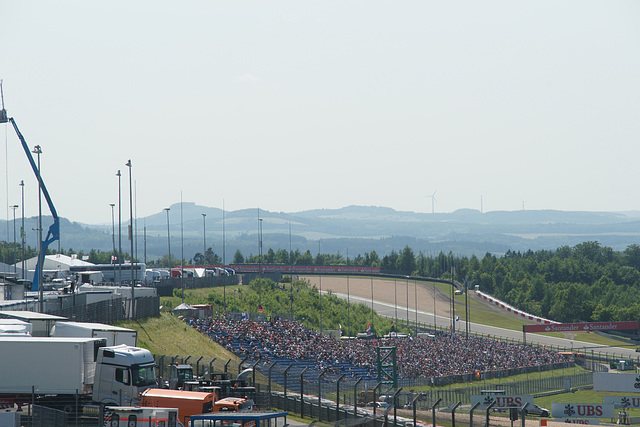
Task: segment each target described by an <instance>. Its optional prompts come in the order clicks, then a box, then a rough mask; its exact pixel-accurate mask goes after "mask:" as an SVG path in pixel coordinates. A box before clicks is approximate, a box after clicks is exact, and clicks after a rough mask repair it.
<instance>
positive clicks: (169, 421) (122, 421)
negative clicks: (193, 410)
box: [103, 406, 184, 427]
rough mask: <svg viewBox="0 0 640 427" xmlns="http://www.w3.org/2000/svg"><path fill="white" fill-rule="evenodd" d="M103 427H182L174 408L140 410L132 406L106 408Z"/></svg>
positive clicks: (176, 410)
mask: <svg viewBox="0 0 640 427" xmlns="http://www.w3.org/2000/svg"><path fill="white" fill-rule="evenodd" d="M103 425H105V426H109V427H131V426H145V427H147V426H148V427H184V425H183V424H182V423H181V422H180V420H179V419H178V409H176V408H140V407H134V406H107V407H106V408H105V412H104V419H103Z"/></svg>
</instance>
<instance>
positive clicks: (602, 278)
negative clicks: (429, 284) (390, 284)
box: [456, 242, 640, 322]
mask: <svg viewBox="0 0 640 427" xmlns="http://www.w3.org/2000/svg"><path fill="white" fill-rule="evenodd" d="M458 265H460V268H461V272H460V273H458V274H456V276H457V278H460V279H462V278H464V277H465V276H468V277H469V278H470V279H471V281H472V283H473V284H479V285H480V288H481V290H483V291H485V292H488V293H490V294H492V295H494V296H495V297H497V298H499V299H502V300H504V301H505V302H508V303H509V304H512V305H513V306H515V307H518V308H520V309H522V310H525V311H527V312H530V313H532V314H536V315H538V316H542V317H546V318H550V319H553V320H557V321H561V322H572V321H622V320H637V319H639V318H640V292H638V291H639V290H640V271H639V270H640V246H639V245H631V246H629V247H628V248H627V249H625V250H624V251H623V252H614V251H613V250H612V249H611V248H608V247H603V246H601V245H600V244H599V243H598V242H585V243H581V244H578V245H576V246H574V247H568V246H563V247H561V248H559V249H557V250H555V251H536V252H533V251H528V252H525V253H519V252H507V253H506V254H505V255H504V256H502V257H499V258H497V257H495V256H492V255H491V254H487V255H485V256H484V257H483V258H482V260H478V259H476V258H475V257H471V258H469V259H460V260H458Z"/></svg>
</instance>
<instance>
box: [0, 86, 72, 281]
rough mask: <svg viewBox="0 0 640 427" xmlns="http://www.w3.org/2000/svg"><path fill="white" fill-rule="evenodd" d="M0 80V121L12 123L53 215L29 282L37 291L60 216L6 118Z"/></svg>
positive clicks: (38, 172)
mask: <svg viewBox="0 0 640 427" xmlns="http://www.w3.org/2000/svg"><path fill="white" fill-rule="evenodd" d="M1 83H2V82H1V81H0V98H2V110H0V123H7V122H10V123H11V125H13V129H14V130H15V131H16V135H18V139H20V143H21V144H22V148H23V149H24V152H25V154H26V155H27V159H28V160H29V164H30V165H31V169H33V173H35V175H36V178H37V179H38V185H39V187H40V190H41V191H42V194H44V198H45V199H46V201H47V205H49V211H51V216H52V217H53V224H51V226H50V227H49V231H48V232H47V237H46V238H45V239H44V240H42V242H40V243H41V244H40V252H39V254H38V262H37V264H36V269H35V271H34V275H33V281H32V282H31V291H32V292H37V291H39V290H40V288H41V286H42V283H41V282H42V279H41V272H42V269H43V267H44V256H45V254H46V252H47V249H48V248H49V245H50V244H51V243H53V242H55V241H56V240H60V218H59V217H58V212H57V211H56V208H55V206H53V202H52V201H51V196H50V195H49V191H47V187H46V186H45V185H44V181H43V180H42V175H40V168H39V167H38V165H37V164H36V162H35V160H33V156H32V155H31V150H29V146H28V145H27V141H25V139H24V137H23V136H22V133H20V129H18V125H17V124H16V122H15V120H14V119H13V117H9V118H7V111H6V110H5V109H4V93H2V84H1Z"/></svg>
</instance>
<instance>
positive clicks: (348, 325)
mask: <svg viewBox="0 0 640 427" xmlns="http://www.w3.org/2000/svg"><path fill="white" fill-rule="evenodd" d="M347 250H348V249H347ZM350 295H351V293H350V292H349V275H348V274H347V331H348V334H349V338H351V314H350V313H349V307H351V301H350V299H351V297H350Z"/></svg>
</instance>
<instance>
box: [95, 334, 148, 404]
mask: <svg viewBox="0 0 640 427" xmlns="http://www.w3.org/2000/svg"><path fill="white" fill-rule="evenodd" d="M156 386H157V383H156V374H155V362H154V360H153V356H152V355H151V352H150V351H149V350H145V349H142V348H138V347H129V346H126V345H124V344H123V345H119V346H113V347H102V348H100V349H98V358H97V361H96V374H95V384H94V388H93V401H94V402H100V403H104V404H106V405H119V406H120V405H137V404H138V402H139V401H140V393H142V392H143V391H145V390H146V389H148V388H152V387H156Z"/></svg>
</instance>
